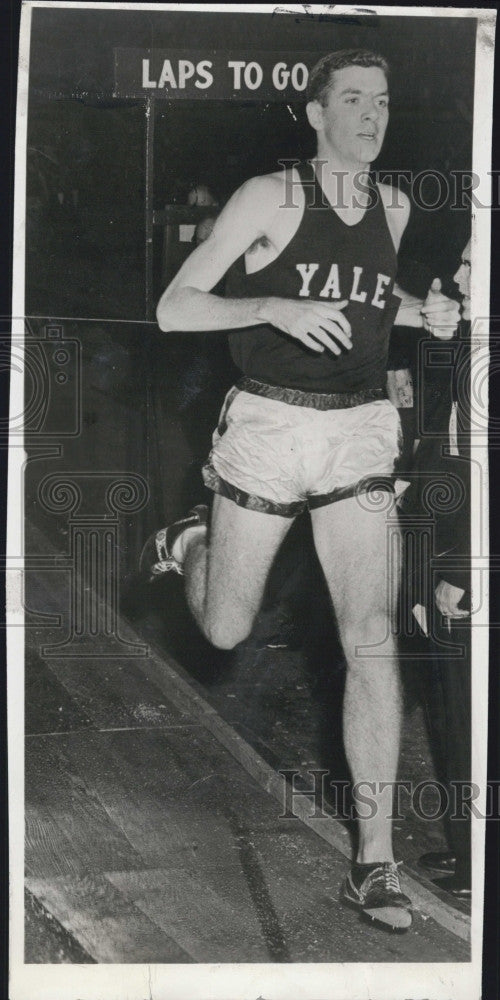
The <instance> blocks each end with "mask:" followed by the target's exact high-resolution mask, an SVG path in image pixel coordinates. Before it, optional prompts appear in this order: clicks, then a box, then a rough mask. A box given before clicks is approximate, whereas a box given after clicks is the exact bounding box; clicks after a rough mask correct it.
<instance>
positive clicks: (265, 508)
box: [202, 463, 307, 517]
mask: <svg viewBox="0 0 500 1000" xmlns="http://www.w3.org/2000/svg"><path fill="white" fill-rule="evenodd" d="M202 473H203V481H204V483H205V486H207V487H208V489H209V490H212V491H213V492H214V493H218V494H219V495H220V496H223V497H226V498H227V499H228V500H233V502H234V503H236V504H238V507H244V508H245V509H246V510H256V511H259V512H260V513H261V514H278V515H279V516H280V517H296V516H297V514H301V513H302V511H304V510H305V509H306V507H307V501H306V500H296V501H292V502H291V503H278V502H276V501H274V500H268V499H266V497H260V496H257V495H256V494H253V493H246V492H245V490H242V489H240V488H239V486H233V484H232V483H229V482H228V481H227V479H223V478H222V476H219V473H218V472H216V470H215V468H214V467H213V465H211V464H210V463H207V465H205V466H204V467H203V469H202Z"/></svg>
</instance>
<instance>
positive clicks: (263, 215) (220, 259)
mask: <svg viewBox="0 0 500 1000" xmlns="http://www.w3.org/2000/svg"><path fill="white" fill-rule="evenodd" d="M284 201H285V198H284V191H283V181H282V180H281V179H280V178H279V177H277V176H273V175H268V176H265V177H254V178H253V179H252V180H249V181H247V182H246V183H245V184H243V186H242V187H241V188H239V190H238V191H236V193H235V194H234V195H233V197H232V198H231V199H230V201H229V202H228V204H227V205H226V207H225V208H224V209H223V211H222V212H221V214H220V215H219V217H218V219H217V221H216V223H215V226H214V228H213V230H212V233H211V235H210V236H209V237H208V239H207V240H205V242H204V243H202V244H201V245H200V246H199V247H197V249H196V250H194V251H193V253H192V254H191V255H190V256H189V257H188V259H187V260H186V261H185V263H184V264H183V265H182V267H181V269H180V271H179V272H178V274H177V275H176V276H175V278H174V279H173V281H172V282H171V283H170V285H169V286H168V288H167V289H166V290H165V291H164V293H163V295H162V297H161V299H160V301H159V303H158V308H157V311H156V316H157V320H158V325H159V327H160V329H161V330H163V332H165V333H168V332H170V331H171V330H179V331H190V332H191V331H192V332H196V331H210V330H227V329H243V328H245V327H249V326H258V325H259V324H261V323H269V324H271V325H272V326H276V327H277V328H278V329H280V330H283V331H284V332H285V333H288V334H289V335H290V336H291V337H294V338H295V339H296V340H300V341H301V342H302V343H303V344H304V345H305V346H306V347H309V348H310V349H312V350H314V351H316V352H318V353H320V352H322V351H324V350H325V348H326V349H327V350H329V351H331V352H332V353H333V354H340V353H341V346H343V347H345V348H346V349H347V350H349V349H350V347H351V339H350V334H351V329H350V325H349V322H348V321H347V319H346V318H345V316H344V315H343V314H342V311H341V310H342V309H343V308H344V307H345V305H346V304H347V300H345V301H342V302H335V304H333V303H328V304H327V303H323V302H316V301H314V300H308V301H300V300H296V299H284V298H278V297H275V296H267V297H265V298H242V299H224V298H221V297H220V296H218V295H212V294H211V289H212V288H214V286H215V285H216V284H217V283H218V282H219V281H220V280H221V278H222V277H223V276H224V274H225V273H226V271H227V270H228V268H229V267H230V266H231V264H233V263H234V261H235V260H237V259H238V258H239V257H241V256H242V255H243V254H244V253H245V252H246V251H247V250H248V248H249V247H250V246H251V245H252V243H254V242H255V240H257V239H259V238H261V237H263V236H266V237H268V238H270V240H271V242H272V237H273V221H275V220H277V213H278V211H279V210H280V206H282V205H284ZM282 210H283V211H284V210H285V209H284V208H283V209H282ZM339 345H341V346H339Z"/></svg>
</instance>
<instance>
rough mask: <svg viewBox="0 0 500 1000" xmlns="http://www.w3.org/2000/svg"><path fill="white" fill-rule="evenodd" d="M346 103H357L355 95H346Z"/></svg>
mask: <svg viewBox="0 0 500 1000" xmlns="http://www.w3.org/2000/svg"><path fill="white" fill-rule="evenodd" d="M347 103H348V104H357V103H358V98H357V97H348V98H347Z"/></svg>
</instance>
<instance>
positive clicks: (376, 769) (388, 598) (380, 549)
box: [312, 496, 401, 863]
mask: <svg viewBox="0 0 500 1000" xmlns="http://www.w3.org/2000/svg"><path fill="white" fill-rule="evenodd" d="M367 508H368V502H367V500H366V498H364V497H363V496H361V497H353V498H350V499H348V500H341V501H338V502H336V503H333V504H330V505H329V506H326V507H321V508H319V509H318V510H315V511H313V512H312V522H313V531H314V540H315V545H316V550H317V553H318V556H319V559H320V561H321V565H322V567H323V571H324V573H325V577H326V580H327V583H328V586H329V589H330V594H331V597H332V601H333V605H334V608H335V613H336V616H337V620H338V625H339V629H340V636H341V640H342V645H343V648H344V653H345V657H346V661H347V677H346V687H345V697H344V742H345V750H346V756H347V759H348V762H349V766H350V769H351V775H352V780H353V783H354V785H356V783H357V782H376V783H377V785H378V784H379V783H380V782H393V781H395V780H396V771H397V764H398V755H399V742H400V728H401V686H400V678H399V667H398V661H397V654H396V648H395V640H394V636H393V635H392V631H391V621H392V620H393V615H394V613H395V603H396V600H395V591H396V592H397V587H396V586H394V584H395V582H396V579H397V578H399V565H394V562H393V563H392V565H391V560H390V554H389V534H388V525H387V511H381V510H375V509H367ZM391 521H392V519H391ZM390 530H391V532H393V531H397V526H396V524H395V523H394V524H393V523H391V529H390ZM391 548H392V550H394V547H391ZM396 561H397V560H396ZM390 576H392V577H393V579H392V581H391V580H390V579H389V577H390ZM361 647H373V648H372V649H370V648H361ZM356 650H357V651H356ZM361 793H362V794H364V795H365V796H366V797H369V798H370V800H371V802H372V803H373V807H374V810H376V811H375V815H373V816H372V817H370V818H366V819H360V822H359V847H358V855H357V861H358V862H360V863H369V862H375V861H393V851H392V823H391V813H392V794H391V789H389V788H388V789H386V790H385V791H383V792H380V791H379V789H378V787H377V788H376V789H375V791H373V790H372V788H367V787H365V788H361ZM359 809H360V812H361V815H363V814H364V815H365V816H367V815H368V811H369V808H368V807H367V806H366V805H365V806H362V805H361V804H360V806H359Z"/></svg>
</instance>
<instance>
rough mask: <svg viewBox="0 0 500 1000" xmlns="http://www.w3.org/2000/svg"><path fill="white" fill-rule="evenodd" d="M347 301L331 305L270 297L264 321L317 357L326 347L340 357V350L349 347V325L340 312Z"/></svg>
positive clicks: (343, 300)
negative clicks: (297, 341)
mask: <svg viewBox="0 0 500 1000" xmlns="http://www.w3.org/2000/svg"><path fill="white" fill-rule="evenodd" d="M347 302H348V299H342V300H341V301H340V302H335V305H334V304H333V302H332V303H328V304H327V303H326V302H316V301H314V300H308V301H307V302H300V301H299V300H296V299H278V298H270V299H268V300H267V303H266V308H265V315H264V317H263V318H264V319H265V321H266V322H268V323H271V324H272V325H273V326H276V327H278V329H279V330H283V331H284V333H288V334H289V335H290V337H293V338H294V339H295V340H300V342H301V343H302V344H304V346H305V347H309V348H311V350H312V351H316V352H317V353H318V354H321V352H322V351H324V350H325V348H326V350H328V351H331V352H332V354H341V353H342V347H344V348H345V349H346V350H347V351H350V350H351V347H352V340H351V324H350V323H349V320H347V319H346V317H345V316H344V314H343V312H342V309H345V307H346V305H347ZM339 345H340V346H339Z"/></svg>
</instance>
